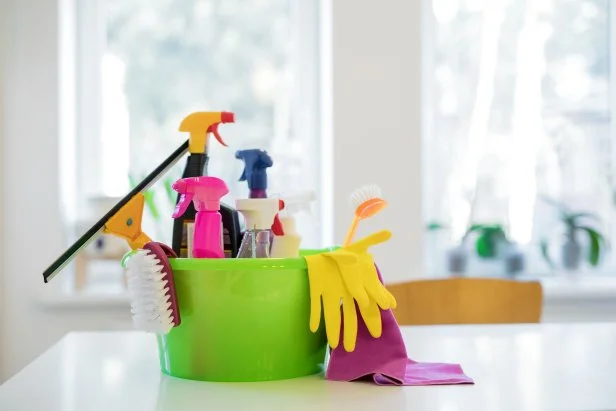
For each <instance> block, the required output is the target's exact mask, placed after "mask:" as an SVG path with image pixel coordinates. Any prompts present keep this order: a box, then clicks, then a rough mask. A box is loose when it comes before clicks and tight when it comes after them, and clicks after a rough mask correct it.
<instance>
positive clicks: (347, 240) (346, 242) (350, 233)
mask: <svg viewBox="0 0 616 411" xmlns="http://www.w3.org/2000/svg"><path fill="white" fill-rule="evenodd" d="M357 224H359V218H358V217H357V215H355V216H354V217H353V223H352V224H351V227H350V228H349V231H348V232H347V235H346V238H345V239H344V243H342V246H343V247H346V246H347V245H349V244H351V240H353V236H354V235H355V232H356V231H357Z"/></svg>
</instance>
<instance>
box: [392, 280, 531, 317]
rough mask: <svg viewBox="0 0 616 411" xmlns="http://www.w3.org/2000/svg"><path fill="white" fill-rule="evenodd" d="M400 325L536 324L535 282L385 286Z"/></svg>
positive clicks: (422, 282)
mask: <svg viewBox="0 0 616 411" xmlns="http://www.w3.org/2000/svg"><path fill="white" fill-rule="evenodd" d="M387 289H388V290H389V291H390V292H391V293H392V294H393V295H394V297H396V300H397V303H398V304H397V307H396V309H395V310H393V313H394V315H395V317H396V319H397V320H398V323H399V324H400V325H435V324H499V323H538V322H539V321H540V319H541V312H542V306H543V290H542V287H541V283H540V282H539V281H515V280H506V279H491V278H448V279H435V280H416V281H409V282H405V283H396V284H387Z"/></svg>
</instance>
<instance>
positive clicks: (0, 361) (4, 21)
mask: <svg viewBox="0 0 616 411" xmlns="http://www.w3.org/2000/svg"><path fill="white" fill-rule="evenodd" d="M0 10H2V12H0V160H2V159H4V142H5V116H4V107H5V98H4V92H5V79H6V78H5V75H4V72H5V70H4V67H5V53H3V50H6V49H7V47H8V45H9V44H10V37H9V36H10V34H11V32H12V26H11V24H10V22H11V21H12V16H13V7H12V4H11V3H9V2H8V1H7V0H0ZM3 176H4V168H0V193H4V192H5V191H4V178H3ZM1 198H2V200H1V201H0V232H4V226H5V221H4V198H5V197H4V196H1ZM4 246H5V243H4V236H0V261H4V259H5V253H4ZM3 274H4V272H3V271H2V268H0V382H1V381H2V372H1V370H2V369H3V368H4V364H5V359H4V354H5V350H4V344H5V343H4V342H5V337H4V333H3V330H4V328H3V325H4V323H5V320H4V313H5V308H4V293H5V288H4V275H3Z"/></svg>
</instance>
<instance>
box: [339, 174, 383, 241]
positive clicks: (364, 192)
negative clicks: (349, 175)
mask: <svg viewBox="0 0 616 411" xmlns="http://www.w3.org/2000/svg"><path fill="white" fill-rule="evenodd" d="M351 203H352V204H353V206H354V207H355V216H354V217H353V223H352V224H351V227H350V228H349V231H348V233H347V236H346V239H345V240H344V244H343V247H346V246H348V245H349V244H351V241H353V236H354V235H355V232H356V231H357V225H358V224H359V222H360V221H361V220H365V219H366V218H370V217H372V216H374V215H375V214H377V213H379V212H380V211H381V210H382V209H383V208H385V206H387V201H385V200H383V199H382V198H381V189H380V188H379V187H378V186H376V185H367V186H363V187H360V188H358V189H357V190H355V191H354V192H353V194H351Z"/></svg>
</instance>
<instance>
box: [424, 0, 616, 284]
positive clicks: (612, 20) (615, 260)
mask: <svg viewBox="0 0 616 411" xmlns="http://www.w3.org/2000/svg"><path fill="white" fill-rule="evenodd" d="M421 3H422V10H423V12H422V17H421V19H422V32H421V44H422V54H421V58H422V78H423V81H422V157H423V158H429V153H428V146H429V144H427V142H428V141H429V139H431V138H432V136H433V134H434V129H433V124H434V117H433V113H434V108H435V100H434V94H435V93H434V86H433V84H434V83H435V76H434V74H435V70H434V67H435V52H434V50H435V47H434V36H435V30H436V23H435V19H434V13H433V9H432V8H433V3H434V0H421ZM607 7H608V13H609V39H610V40H611V41H610V43H609V53H610V57H609V59H610V80H611V79H614V80H615V81H610V85H609V91H608V95H609V99H610V103H611V104H610V107H609V113H610V116H611V119H612V120H611V121H610V122H611V123H612V124H614V119H616V40H613V39H616V5H614V4H613V3H612V2H607ZM609 135H610V138H611V139H612V141H613V144H611V151H612V156H614V158H616V127H615V126H612V127H610V131H609ZM427 163H428V161H425V162H424V166H425V165H426V164H427ZM427 171H428V170H427V168H424V170H423V172H424V173H425V174H427ZM422 184H425V180H424V181H422ZM615 189H616V188H615ZM428 197H429V196H428V195H426V192H425V190H424V191H423V192H422V200H423V204H422V207H423V209H424V210H426V209H427V208H428V207H429V203H430V202H429V198H428ZM429 222H430V221H428V220H427V219H426V213H425V212H424V214H423V215H422V224H423V227H425V225H426V224H427V223H429ZM609 236H611V237H614V238H616V227H614V228H613V229H612V230H611V231H610V232H609ZM440 251H445V250H444V249H442V250H440ZM608 253H609V251H608ZM426 257H427V258H425V259H424V261H423V267H424V269H425V270H426V273H427V276H428V277H439V276H441V274H442V273H440V272H436V271H435V270H434V268H433V267H432V264H431V262H432V261H433V260H435V259H438V258H440V259H441V260H444V259H445V258H446V256H445V255H444V254H442V255H432V254H428V255H427V256H426ZM525 258H526V259H527V263H526V266H527V267H528V266H529V265H531V264H529V263H528V259H529V258H532V260H531V261H532V267H536V266H537V265H538V264H537V263H538V261H539V260H540V258H541V257H540V256H539V255H538V253H535V252H527V253H525ZM615 265H616V255H608V259H607V260H606V261H604V262H603V263H602V264H601V265H600V266H599V267H597V268H595V269H593V270H592V272H593V273H594V274H596V275H599V276H604V275H609V274H608V272H610V271H611V270H612V269H613V268H614V266H615ZM469 268H470V267H469ZM560 271H561V270H560V269H552V270H548V271H545V272H544V271H541V270H538V271H535V270H534V269H533V270H532V271H525V272H523V273H522V276H523V277H538V278H544V277H551V276H553V275H555V274H560ZM583 271H584V270H583ZM467 275H471V276H475V275H482V274H476V273H472V272H469V273H467ZM496 275H499V276H502V275H504V274H496Z"/></svg>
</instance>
